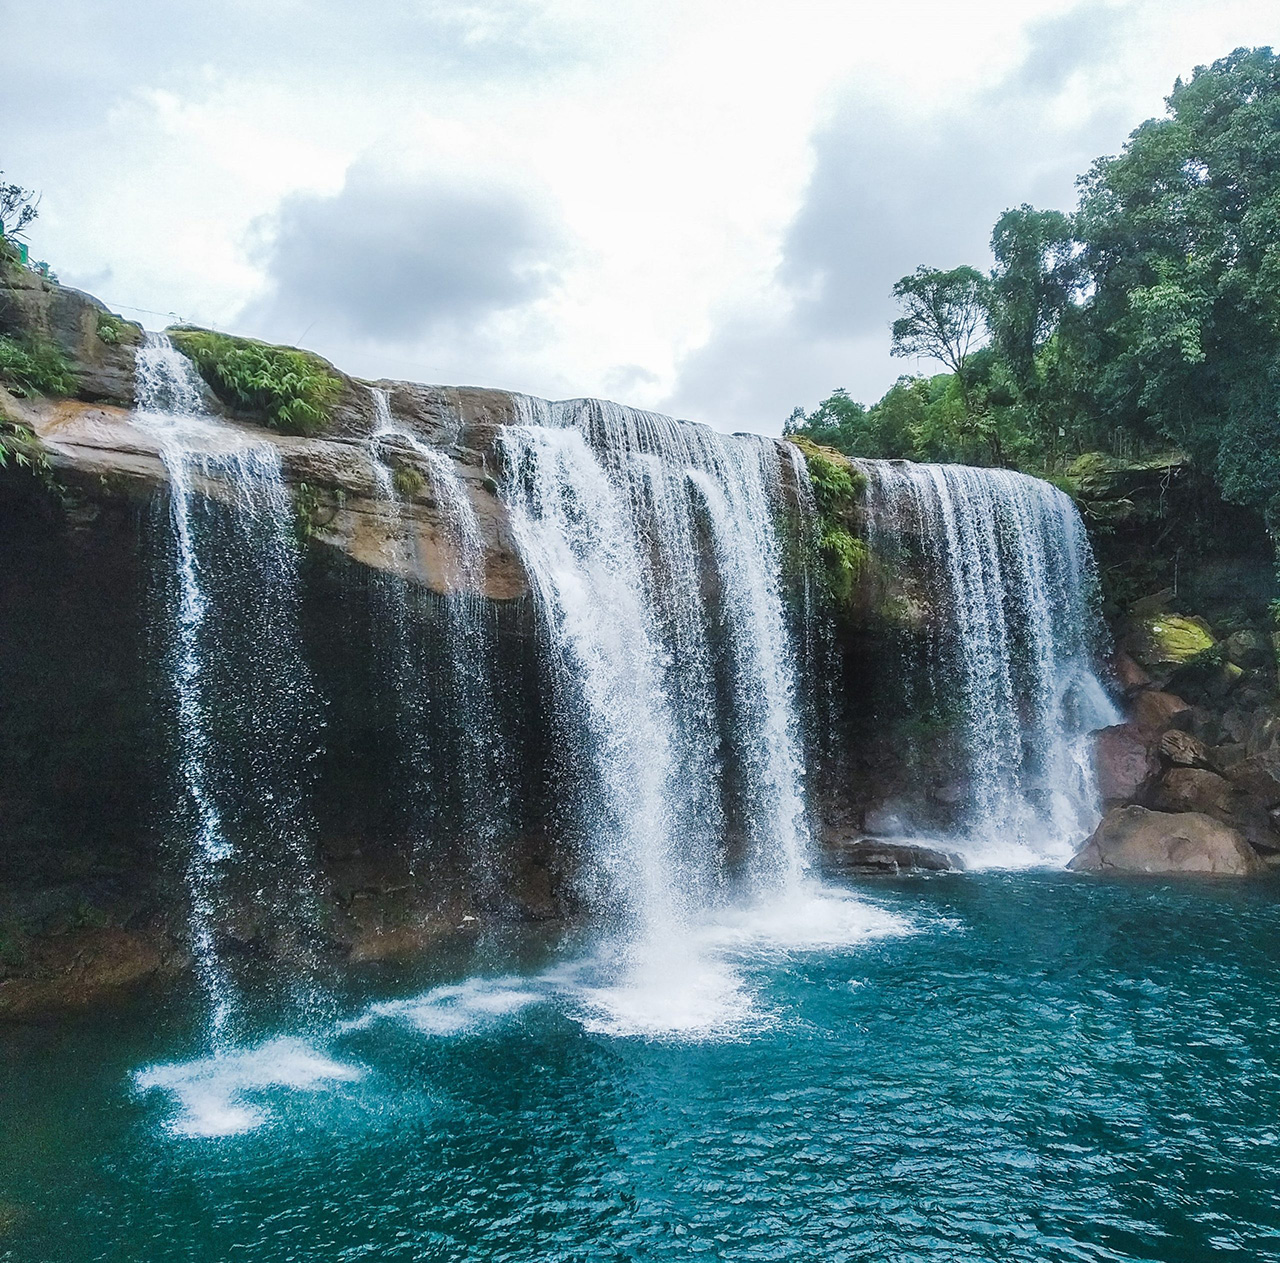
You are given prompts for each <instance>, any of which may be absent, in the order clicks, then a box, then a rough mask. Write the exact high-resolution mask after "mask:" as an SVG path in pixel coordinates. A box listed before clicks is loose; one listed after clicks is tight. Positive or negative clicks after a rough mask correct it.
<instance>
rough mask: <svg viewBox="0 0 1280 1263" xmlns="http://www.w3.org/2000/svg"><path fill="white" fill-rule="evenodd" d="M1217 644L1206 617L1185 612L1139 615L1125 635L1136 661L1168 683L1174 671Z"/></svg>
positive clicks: (1159, 679)
mask: <svg viewBox="0 0 1280 1263" xmlns="http://www.w3.org/2000/svg"><path fill="white" fill-rule="evenodd" d="M1216 643H1217V642H1216V641H1215V640H1214V638H1213V633H1212V632H1210V630H1209V625H1208V623H1206V622H1205V621H1204V619H1202V618H1188V617H1185V616H1184V615H1181V614H1149V615H1146V616H1145V617H1135V618H1134V620H1133V622H1132V623H1131V625H1130V628H1129V632H1128V635H1127V636H1126V637H1125V648H1126V649H1127V650H1128V652H1129V653H1130V655H1131V656H1132V657H1133V659H1134V661H1135V662H1137V663H1138V665H1139V666H1140V667H1142V668H1143V669H1144V670H1145V671H1146V672H1147V673H1148V674H1149V675H1150V676H1151V677H1152V679H1154V680H1155V681H1157V683H1159V684H1167V683H1168V682H1169V679H1170V677H1171V676H1172V675H1173V674H1174V672H1176V671H1178V670H1179V669H1180V668H1182V667H1185V666H1186V665H1187V664H1188V663H1189V662H1191V661H1192V660H1193V659H1197V658H1199V657H1200V655H1201V654H1203V653H1207V652H1208V651H1209V650H1210V649H1212V648H1213V647H1214V646H1215V645H1216Z"/></svg>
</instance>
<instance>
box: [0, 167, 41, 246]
mask: <svg viewBox="0 0 1280 1263" xmlns="http://www.w3.org/2000/svg"><path fill="white" fill-rule="evenodd" d="M3 176H4V172H3V171H0V237H21V236H23V235H24V234H25V233H26V229H27V226H28V225H29V224H30V223H31V222H32V220H34V219H35V217H36V216H37V215H38V214H39V213H40V199H39V198H38V197H37V196H36V194H35V192H34V190H32V189H24V188H23V187H22V186H21V185H20V184H7V183H5V181H4V179H3Z"/></svg>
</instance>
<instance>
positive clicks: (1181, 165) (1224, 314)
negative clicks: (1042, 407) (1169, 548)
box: [1077, 48, 1280, 529]
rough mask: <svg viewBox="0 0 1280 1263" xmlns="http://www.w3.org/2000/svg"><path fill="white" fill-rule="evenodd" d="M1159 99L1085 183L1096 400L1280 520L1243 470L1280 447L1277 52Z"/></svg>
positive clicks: (1089, 340) (1251, 57)
mask: <svg viewBox="0 0 1280 1263" xmlns="http://www.w3.org/2000/svg"><path fill="white" fill-rule="evenodd" d="M1168 107H1169V111H1168V116H1167V117H1165V118H1162V119H1152V120H1150V121H1149V122H1146V123H1144V124H1143V125H1142V126H1141V127H1139V128H1138V129H1137V130H1136V131H1135V132H1134V133H1133V134H1132V136H1131V137H1130V138H1129V141H1128V144H1127V145H1126V146H1125V150H1124V152H1123V153H1122V154H1120V155H1119V156H1118V157H1115V158H1104V159H1101V160H1100V161H1099V162H1097V163H1095V164H1094V167H1093V169H1092V170H1091V171H1090V172H1089V174H1088V175H1087V176H1086V177H1085V178H1084V179H1083V180H1082V182H1081V190H1082V196H1081V204H1080V211H1079V215H1078V217H1077V226H1078V231H1079V232H1080V235H1081V238H1082V239H1083V241H1084V243H1085V261H1086V263H1087V265H1088V267H1089V271H1090V275H1091V279H1092V283H1093V287H1094V291H1093V296H1092V299H1091V302H1090V305H1089V312H1088V322H1087V323H1088V328H1087V331H1086V338H1085V342H1084V346H1085V351H1086V354H1087V356H1088V358H1089V360H1090V365H1089V368H1090V373H1089V375H1090V377H1091V380H1092V381H1093V383H1094V394H1095V398H1096V402H1097V407H1098V409H1099V410H1100V412H1101V413H1102V415H1103V416H1105V417H1106V418H1107V420H1108V421H1109V422H1110V423H1111V424H1112V425H1119V426H1122V427H1124V428H1125V429H1127V430H1129V431H1130V432H1131V433H1133V434H1134V435H1135V436H1136V437H1138V438H1139V439H1143V438H1146V439H1148V440H1162V441H1167V442H1173V443H1177V444H1180V445H1183V446H1185V447H1187V448H1188V449H1189V450H1190V451H1191V452H1192V453H1193V454H1194V455H1195V456H1196V457H1197V459H1198V460H1200V461H1201V462H1202V463H1203V464H1204V465H1205V467H1206V468H1208V469H1210V470H1214V471H1215V472H1216V473H1217V475H1218V477H1219V480H1220V482H1221V484H1222V486H1223V490H1224V491H1225V492H1226V493H1227V494H1229V495H1231V496H1232V497H1233V498H1235V499H1237V500H1238V501H1240V502H1242V503H1247V504H1251V505H1253V506H1254V507H1256V508H1258V509H1260V510H1262V511H1264V512H1266V511H1270V512H1271V521H1272V526H1273V529H1280V520H1277V517H1276V515H1275V505H1274V504H1273V503H1272V495H1273V494H1274V489H1273V488H1272V489H1268V488H1267V487H1264V486H1263V485H1261V483H1259V481H1258V480H1256V479H1254V478H1251V477H1247V476H1245V475H1246V473H1247V471H1248V470H1250V469H1255V468H1258V465H1257V461H1256V459H1255V457H1256V454H1257V453H1259V452H1262V451H1265V450H1267V449H1269V448H1270V449H1275V448H1280V407H1278V406H1277V405H1278V402H1280V401H1278V397H1277V391H1276V388H1275V382H1276V378H1277V372H1278V369H1280V59H1277V57H1276V56H1275V54H1273V53H1272V51H1271V50H1270V49H1269V48H1257V49H1237V50H1236V51H1235V52H1233V53H1232V54H1230V56H1228V57H1224V58H1222V59H1221V60H1219V61H1216V62H1214V63H1213V65H1212V66H1208V67H1205V66H1201V67H1198V68H1197V69H1196V71H1195V73H1194V74H1193V75H1192V77H1191V79H1190V80H1189V81H1187V82H1185V83H1184V82H1182V81H1181V80H1179V82H1178V83H1177V84H1176V85H1175V87H1174V90H1173V93H1172V94H1171V95H1170V97H1169V98H1168Z"/></svg>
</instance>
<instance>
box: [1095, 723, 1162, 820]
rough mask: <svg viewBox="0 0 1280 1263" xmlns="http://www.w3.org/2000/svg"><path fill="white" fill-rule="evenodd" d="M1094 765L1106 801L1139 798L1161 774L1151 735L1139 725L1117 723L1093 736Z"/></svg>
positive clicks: (1110, 802)
mask: <svg viewBox="0 0 1280 1263" xmlns="http://www.w3.org/2000/svg"><path fill="white" fill-rule="evenodd" d="M1093 761H1094V768H1095V770H1096V771H1097V774H1098V792H1099V794H1100V795H1101V797H1102V801H1103V803H1104V804H1106V805H1108V806H1114V805H1115V804H1117V803H1125V802H1132V801H1134V799H1137V798H1140V797H1141V796H1142V794H1143V793H1144V792H1145V791H1146V789H1147V787H1148V786H1149V785H1150V784H1151V783H1152V782H1153V781H1154V780H1155V778H1156V777H1157V776H1158V775H1159V774H1160V761H1159V759H1157V758H1156V756H1155V752H1154V751H1153V749H1152V742H1151V734H1150V733H1149V732H1148V731H1146V730H1145V729H1143V728H1141V727H1139V726H1138V725H1137V724H1116V725H1115V726H1114V727H1112V728H1104V729H1102V731H1101V732H1099V733H1097V734H1096V735H1095V737H1094V755H1093Z"/></svg>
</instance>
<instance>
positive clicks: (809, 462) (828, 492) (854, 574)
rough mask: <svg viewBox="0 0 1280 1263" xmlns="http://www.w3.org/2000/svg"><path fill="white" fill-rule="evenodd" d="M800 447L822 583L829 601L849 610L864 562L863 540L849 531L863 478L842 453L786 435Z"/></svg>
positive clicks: (867, 557) (866, 553) (867, 554)
mask: <svg viewBox="0 0 1280 1263" xmlns="http://www.w3.org/2000/svg"><path fill="white" fill-rule="evenodd" d="M788 441H789V442H792V443H794V444H795V445H796V447H798V448H799V449H800V451H801V452H802V453H803V455H804V459H805V464H806V466H807V467H808V470H809V485H810V486H811V487H812V489H813V499H814V503H815V504H816V506H817V510H818V524H817V526H818V529H817V546H818V548H817V551H818V555H819V557H820V558H821V561H822V566H823V573H824V576H825V579H826V587H827V591H828V593H829V595H830V596H831V598H832V600H833V601H834V602H835V605H836V606H837V607H838V608H841V609H845V610H847V609H849V608H850V607H851V606H852V605H853V603H854V600H855V597H856V594H857V591H858V586H859V582H860V580H861V579H862V577H863V575H864V573H865V572H866V569H867V566H868V563H869V561H870V551H869V549H868V547H867V543H866V541H865V540H864V539H861V538H859V537H858V535H857V534H856V533H855V531H854V529H852V528H854V526H855V509H856V508H857V504H858V499H859V497H860V496H861V494H862V492H863V491H864V490H865V489H866V485H867V478H866V475H865V474H864V473H863V472H862V470H860V469H859V468H858V467H857V466H856V465H855V464H854V463H853V462H852V461H851V460H850V459H849V458H848V457H847V456H845V455H843V454H842V453H840V452H837V451H836V450H835V449H834V448H830V447H823V446H821V445H820V444H818V443H813V442H811V441H810V440H808V439H806V438H802V437H798V436H797V437H792V438H790V439H789V440H788Z"/></svg>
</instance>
